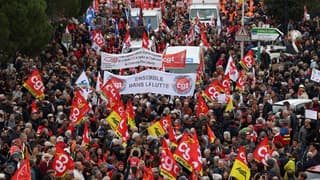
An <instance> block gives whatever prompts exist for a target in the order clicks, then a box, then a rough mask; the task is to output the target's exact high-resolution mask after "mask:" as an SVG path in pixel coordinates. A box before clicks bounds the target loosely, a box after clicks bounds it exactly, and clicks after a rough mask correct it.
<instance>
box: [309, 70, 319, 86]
mask: <svg viewBox="0 0 320 180" xmlns="http://www.w3.org/2000/svg"><path fill="white" fill-rule="evenodd" d="M310 79H311V80H312V81H315V82H318V83H319V82H320V71H319V70H317V69H314V68H313V69H312V73H311V78H310Z"/></svg>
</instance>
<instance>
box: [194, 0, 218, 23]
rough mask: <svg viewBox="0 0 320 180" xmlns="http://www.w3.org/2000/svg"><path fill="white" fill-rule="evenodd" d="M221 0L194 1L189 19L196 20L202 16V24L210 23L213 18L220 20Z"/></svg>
mask: <svg viewBox="0 0 320 180" xmlns="http://www.w3.org/2000/svg"><path fill="white" fill-rule="evenodd" d="M218 5H219V0H192V2H191V4H190V6H189V7H188V10H189V19H190V20H194V19H195V18H196V17H197V14H199V16H200V22H201V23H209V22H210V20H211V17H212V15H213V17H214V18H215V19H218V18H220V16H219V7H218Z"/></svg>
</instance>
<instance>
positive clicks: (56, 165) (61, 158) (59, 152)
mask: <svg viewBox="0 0 320 180" xmlns="http://www.w3.org/2000/svg"><path fill="white" fill-rule="evenodd" d="M73 168H74V162H73V160H72V159H71V157H70V155H69V154H68V153H66V152H65V151H64V150H63V149H61V148H60V147H59V146H56V154H55V155H54V159H53V162H52V169H53V170H54V171H55V172H56V177H63V176H64V175H65V173H66V172H67V171H68V170H73Z"/></svg>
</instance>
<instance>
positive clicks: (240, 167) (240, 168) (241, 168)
mask: <svg viewBox="0 0 320 180" xmlns="http://www.w3.org/2000/svg"><path fill="white" fill-rule="evenodd" d="M230 176H231V177H235V178H236V179H239V180H249V179H250V176H251V173H250V169H249V167H248V162H247V158H246V153H245V151H244V148H243V146H240V148H239V151H238V155H237V158H236V159H235V161H234V163H233V166H232V169H231V171H230Z"/></svg>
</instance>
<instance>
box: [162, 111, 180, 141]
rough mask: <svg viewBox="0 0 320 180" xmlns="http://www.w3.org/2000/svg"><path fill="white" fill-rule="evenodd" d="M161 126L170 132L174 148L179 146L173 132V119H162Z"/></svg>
mask: <svg viewBox="0 0 320 180" xmlns="http://www.w3.org/2000/svg"><path fill="white" fill-rule="evenodd" d="M160 124H161V126H162V128H163V129H164V130H165V131H167V132H168V135H169V140H170V142H171V143H172V145H173V146H177V144H178V142H177V139H176V136H175V133H174V130H173V126H172V121H171V117H170V116H169V115H167V116H164V117H162V118H161V119H160Z"/></svg>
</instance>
